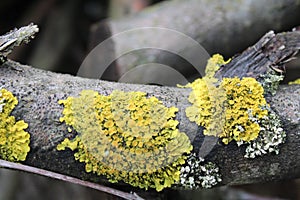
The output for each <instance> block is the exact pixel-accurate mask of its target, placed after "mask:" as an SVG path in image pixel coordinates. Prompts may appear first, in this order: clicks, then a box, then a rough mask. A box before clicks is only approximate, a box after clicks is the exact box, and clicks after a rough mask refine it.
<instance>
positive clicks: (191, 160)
mask: <svg viewBox="0 0 300 200" xmlns="http://www.w3.org/2000/svg"><path fill="white" fill-rule="evenodd" d="M221 181H222V179H221V175H220V172H219V168H218V167H217V165H215V164H214V163H212V162H204V159H203V158H200V157H197V156H196V154H195V153H191V154H190V155H189V156H188V159H187V161H186V164H185V165H184V166H182V167H181V170H180V184H179V185H180V186H181V187H184V188H187V189H197V188H201V187H202V188H211V187H213V186H215V185H217V184H218V183H219V182H221Z"/></svg>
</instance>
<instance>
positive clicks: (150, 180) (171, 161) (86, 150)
mask: <svg viewBox="0 0 300 200" xmlns="http://www.w3.org/2000/svg"><path fill="white" fill-rule="evenodd" d="M59 103H60V104H63V105H64V107H65V108H64V111H63V114H64V116H63V117H62V118H61V121H64V122H65V123H66V124H67V125H69V126H72V127H73V128H74V129H75V130H76V131H77V132H78V133H79V135H78V136H77V137H76V138H74V139H72V140H69V139H65V140H64V141H63V142H62V143H61V144H59V145H58V146H57V149H58V150H64V149H65V148H66V147H68V148H70V149H71V150H74V151H75V154H74V156H75V159H76V160H79V161H80V162H85V169H86V171H87V172H93V173H96V174H98V175H105V176H106V177H107V178H108V180H110V181H111V182H117V181H124V182H126V183H129V184H131V185H133V186H138V187H140V188H146V189H147V188H149V187H151V188H156V190H157V191H161V190H162V189H163V188H166V187H170V186H171V185H172V184H174V183H176V182H178V181H179V178H180V168H181V166H182V165H183V164H184V163H185V159H186V154H188V153H190V151H191V150H192V145H191V144H190V141H189V138H188V137H187V136H186V135H185V134H184V133H182V132H180V131H179V130H178V129H177V128H176V127H177V125H178V121H176V120H174V117H175V112H177V110H178V109H177V108H175V107H171V108H167V107H165V106H164V105H163V104H162V102H161V101H159V100H158V99H157V98H155V97H150V98H147V97H146V94H145V93H143V92H121V91H114V92H112V94H110V95H109V96H104V95H100V94H99V93H97V92H95V91H91V90H85V91H82V92H81V94H80V97H69V98H68V99H66V100H61V101H60V102H59Z"/></svg>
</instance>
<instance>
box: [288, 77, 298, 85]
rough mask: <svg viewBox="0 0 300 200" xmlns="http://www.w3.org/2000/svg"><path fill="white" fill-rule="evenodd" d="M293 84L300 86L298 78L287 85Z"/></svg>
mask: <svg viewBox="0 0 300 200" xmlns="http://www.w3.org/2000/svg"><path fill="white" fill-rule="evenodd" d="M295 84H300V78H298V79H296V80H294V81H291V82H289V85H295Z"/></svg>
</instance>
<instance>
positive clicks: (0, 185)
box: [0, 0, 300, 200]
mask: <svg viewBox="0 0 300 200" xmlns="http://www.w3.org/2000/svg"><path fill="white" fill-rule="evenodd" d="M0 15H1V17H0V34H1V35H2V34H5V33H6V32H8V31H9V30H12V29H14V28H15V27H21V26H24V25H28V24H29V23H31V22H33V23H35V24H37V25H38V26H39V28H40V32H39V33H38V34H37V36H36V38H35V39H34V40H33V41H31V42H30V43H29V44H27V45H21V46H20V47H18V48H16V49H15V50H14V51H13V53H12V54H11V55H10V56H9V58H10V59H13V60H15V61H18V62H20V63H22V64H27V65H32V66H34V67H36V68H41V69H44V70H49V71H54V72H60V73H69V74H73V75H76V74H77V72H78V69H79V68H80V65H81V64H82V62H83V60H84V59H85V58H86V56H87V55H88V53H89V52H90V51H91V50H92V49H93V48H94V47H95V46H97V45H98V44H99V43H101V42H102V41H104V40H105V39H107V38H110V37H111V36H113V35H115V34H117V33H120V32H122V31H126V30H128V29H132V28H137V27H143V26H157V27H164V28H170V29H173V30H176V31H179V32H181V33H184V34H186V35H187V36H189V37H191V38H193V39H194V40H196V41H197V42H199V43H200V44H201V45H202V46H203V47H204V48H205V50H207V51H208V53H209V54H210V55H212V54H213V53H221V54H223V55H224V56H225V58H230V57H232V56H234V55H236V54H237V53H239V52H241V51H242V50H244V49H246V48H247V47H248V46H250V45H253V44H254V43H255V42H256V41H257V40H258V39H259V38H260V37H262V36H263V35H264V34H265V33H266V32H268V31H269V30H275V31H276V32H282V31H290V30H292V28H294V27H298V29H299V26H300V20H299V19H300V16H299V15H300V3H299V1H297V0H287V1H279V0H241V1H229V0H225V1H216V0H212V1H206V0H185V1H183V0H169V1H161V0H102V1H100V0H85V1H84V0H60V1H58V0H40V1H38V0H24V1H17V0H1V2H0ZM152 37H154V36H151V35H150V36H149V35H147V36H145V35H136V36H134V42H135V43H139V44H144V43H143V42H145V41H151V40H152ZM161 41H162V42H164V43H166V44H167V45H176V41H175V42H174V41H172V40H169V39H168V38H161ZM174 43H175V44H174ZM111 45H112V47H111V48H112V49H113V50H111V49H110V51H108V53H107V52H103V56H112V55H110V54H114V53H115V52H117V51H118V50H119V49H126V48H128V47H129V46H130V45H132V40H128V41H113V43H112V44H111ZM191 54H193V55H194V56H197V52H191ZM297 57H299V55H298V56H297ZM100 59H101V58H100ZM147 62H157V63H163V64H165V65H168V66H171V67H173V68H175V69H177V70H179V71H180V72H181V73H183V74H184V75H185V77H186V78H187V79H189V80H192V79H194V78H195V77H196V76H199V74H197V75H195V74H194V72H195V70H193V66H190V63H187V61H186V60H184V59H182V58H180V57H179V56H177V55H174V54H172V53H170V52H165V51H158V50H155V49H154V50H153V49H146V50H140V51H138V52H131V53H129V54H127V55H124V56H123V57H122V58H118V59H117V60H115V61H114V62H113V63H111V65H110V67H109V68H108V69H107V70H106V71H105V73H104V75H103V76H102V77H98V78H102V79H105V80H110V81H118V80H119V79H120V77H121V76H122V75H123V74H124V73H126V72H127V71H129V70H130V69H132V68H134V67H135V66H139V65H143V64H145V63H147ZM100 67H101V66H100ZM299 67H300V61H299V58H298V59H296V60H294V61H292V62H290V63H288V64H287V66H286V71H287V76H286V78H285V80H284V83H287V82H288V81H291V80H294V79H296V78H300V72H299ZM93 70H95V69H88V70H87V71H86V72H84V73H83V74H82V76H85V77H90V78H95V77H92V76H91V75H92V74H93V73H94V71H93ZM155 73H157V74H159V73H160V71H159V70H156V71H154V72H152V75H151V76H153V77H155ZM135 76H140V77H141V78H139V79H136V80H132V82H135V83H143V84H147V83H151V81H149V79H148V78H149V77H147V81H148V82H147V81H145V79H146V77H143V73H141V72H140V71H139V72H136V74H135ZM167 78H168V77H166V79H167ZM127 81H128V80H127ZM129 81H130V80H129ZM163 196H164V199H174V198H176V199H202V198H203V199H261V200H267V199H269V200H271V199H272V200H273V199H300V180H286V181H282V182H272V183H263V184H253V185H242V186H234V187H227V186H226V187H219V188H215V189H211V190H202V191H172V190H166V191H165V192H164V194H163ZM2 199H3V200H6V199H7V200H10V199H11V200H23V199H26V200H27V199H31V200H35V199H44V200H46V199H58V200H59V199H87V200H88V199H118V198H116V197H114V196H112V195H107V194H104V193H101V192H98V191H95V190H92V189H89V188H85V187H81V186H78V185H74V184H69V183H65V182H62V181H57V180H53V179H50V178H46V177H41V176H37V175H32V174H27V173H23V172H16V171H12V170H7V169H0V200H2Z"/></svg>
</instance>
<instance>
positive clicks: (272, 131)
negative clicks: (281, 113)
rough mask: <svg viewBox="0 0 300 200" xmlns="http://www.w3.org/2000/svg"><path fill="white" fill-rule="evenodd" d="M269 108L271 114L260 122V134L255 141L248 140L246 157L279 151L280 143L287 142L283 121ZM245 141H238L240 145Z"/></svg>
mask: <svg viewBox="0 0 300 200" xmlns="http://www.w3.org/2000/svg"><path fill="white" fill-rule="evenodd" d="M268 109H269V114H268V115H267V116H265V117H263V118H262V120H261V121H260V122H259V124H260V134H259V136H258V138H256V139H255V140H254V141H251V142H248V146H247V148H246V154H245V157H246V158H255V157H256V156H260V155H263V154H267V153H271V152H275V153H276V154H278V153H279V145H281V144H282V143H284V142H285V138H286V134H285V131H284V130H283V128H282V124H281V121H280V119H279V117H278V116H277V115H276V113H275V112H274V111H273V110H271V109H270V108H268ZM241 144H243V142H241V143H238V145H241Z"/></svg>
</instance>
